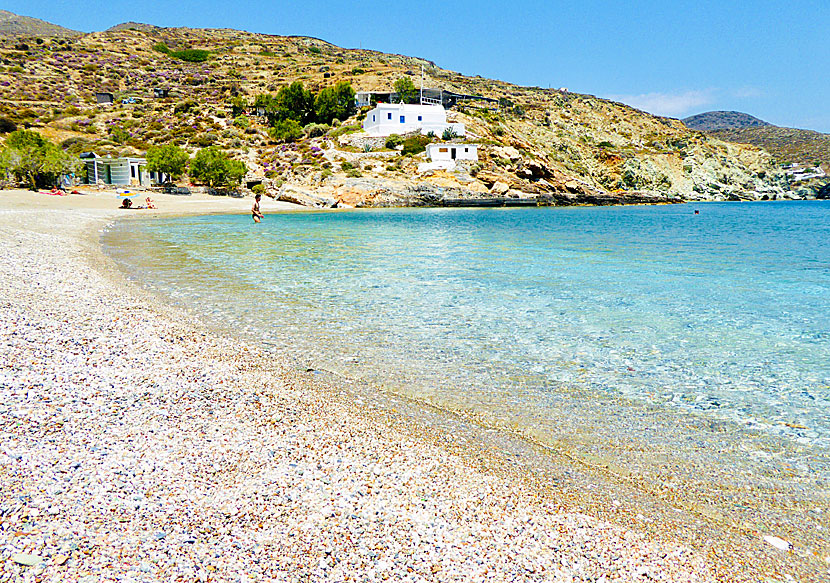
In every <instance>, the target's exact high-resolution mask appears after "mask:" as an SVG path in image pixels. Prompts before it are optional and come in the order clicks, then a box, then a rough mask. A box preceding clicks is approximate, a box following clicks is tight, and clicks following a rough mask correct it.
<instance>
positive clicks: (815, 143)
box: [711, 126, 830, 169]
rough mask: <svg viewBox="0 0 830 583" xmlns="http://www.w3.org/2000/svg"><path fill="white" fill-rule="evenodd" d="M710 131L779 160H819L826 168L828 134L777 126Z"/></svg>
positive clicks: (828, 164)
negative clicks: (758, 149) (760, 149)
mask: <svg viewBox="0 0 830 583" xmlns="http://www.w3.org/2000/svg"><path fill="white" fill-rule="evenodd" d="M711 134H712V135H713V136H715V137H717V138H718V139H720V140H723V141H725V142H736V143H741V144H752V145H753V146H758V147H759V148H763V149H764V150H766V151H767V152H769V153H770V154H772V156H773V158H774V159H775V160H776V161H777V162H779V163H780V164H791V163H793V162H796V163H798V164H802V165H805V166H818V165H819V164H821V165H823V166H824V167H826V168H828V169H830V134H822V133H819V132H814V131H812V130H800V129H796V128H782V127H777V126H764V127H750V128H743V129H732V130H719V131H715V132H711Z"/></svg>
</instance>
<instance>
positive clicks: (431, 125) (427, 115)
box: [363, 103, 465, 136]
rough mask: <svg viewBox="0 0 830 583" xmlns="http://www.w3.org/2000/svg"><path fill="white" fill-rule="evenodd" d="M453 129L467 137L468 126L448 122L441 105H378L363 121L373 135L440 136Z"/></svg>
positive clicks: (365, 129) (368, 131)
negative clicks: (410, 134) (446, 130)
mask: <svg viewBox="0 0 830 583" xmlns="http://www.w3.org/2000/svg"><path fill="white" fill-rule="evenodd" d="M447 128H452V129H453V130H454V131H455V134H456V135H457V136H463V135H464V134H465V131H464V124H462V123H447V112H446V111H445V110H444V108H443V107H442V106H440V105H415V104H409V103H378V104H377V106H376V107H375V108H374V109H373V110H371V111H370V112H369V113H367V114H366V119H364V120H363V129H364V131H365V132H366V133H367V134H369V135H372V136H390V135H392V134H406V133H409V132H414V131H420V132H421V133H422V134H428V133H429V132H434V133H435V135H437V136H440V135H442V134H443V133H444V130H445V129H447Z"/></svg>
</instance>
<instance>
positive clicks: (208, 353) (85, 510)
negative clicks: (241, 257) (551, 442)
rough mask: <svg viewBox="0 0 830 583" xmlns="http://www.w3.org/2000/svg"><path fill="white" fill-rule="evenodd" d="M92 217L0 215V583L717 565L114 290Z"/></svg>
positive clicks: (526, 576) (344, 577)
mask: <svg viewBox="0 0 830 583" xmlns="http://www.w3.org/2000/svg"><path fill="white" fill-rule="evenodd" d="M108 216H109V215H108V214H107V213H104V212H101V213H95V212H86V213H83V212H80V211H66V210H64V211H60V212H53V211H46V210H39V211H12V212H6V213H5V214H4V215H3V216H2V217H1V218H0V241H2V246H3V249H4V253H3V254H2V256H0V582H5V581H83V582H89V583H92V582H98V581H131V582H143V581H374V580H378V581H382V580H394V581H595V582H600V581H648V580H657V581H674V582H679V581H708V580H712V579H713V575H712V572H711V571H710V569H709V568H708V567H707V565H706V564H705V562H704V560H703V559H702V558H701V557H700V556H699V555H697V554H696V553H694V552H691V551H690V550H688V549H686V548H684V547H682V546H680V545H677V544H674V543H671V542H667V541H663V542H655V541H651V540H648V539H646V538H645V537H643V536H641V535H639V534H637V533H635V532H633V531H626V530H623V529H621V528H620V527H617V526H612V525H610V524H607V523H604V522H601V521H598V520H596V519H593V518H591V517H589V516H585V515H581V514H575V513H564V512H562V511H561V510H560V509H559V508H558V507H557V504H556V501H555V500H545V499H539V498H537V497H534V496H532V495H530V494H529V493H528V492H525V491H523V490H522V489H521V487H520V486H519V485H517V484H516V483H514V482H513V481H510V480H507V479H504V478H502V477H501V476H499V475H496V474H491V473H487V472H485V471H483V470H481V469H477V468H473V467H471V466H470V465H469V464H467V463H465V462H464V461H463V460H462V459H461V458H459V457H458V456H457V455H454V454H452V453H450V452H449V451H447V450H445V449H442V448H440V447H438V446H436V445H434V444H431V443H426V442H424V441H423V440H418V439H417V438H414V437H413V436H411V435H409V434H407V433H406V432H405V431H402V430H401V429H400V428H397V427H390V426H387V425H385V424H383V423H380V422H378V421H377V420H376V419H375V418H372V417H371V416H370V415H367V414H364V412H362V411H361V409H360V407H359V406H358V405H356V404H353V403H349V402H348V401H346V400H336V399H334V400H333V399H332V398H331V395H329V394H327V393H323V392H320V391H316V390H315V389H314V388H313V387H312V386H310V385H307V384H304V383H301V382H300V381H299V380H297V377H298V375H292V374H291V373H290V371H287V370H286V369H285V368H284V367H283V366H282V365H281V364H280V363H278V362H274V360H273V357H269V356H267V355H265V354H263V353H259V352H258V351H256V350H253V349H250V348H249V347H246V346H245V345H244V344H242V343H240V342H237V341H234V340H231V339H226V338H222V337H220V336H217V335H214V334H210V333H205V332H203V331H201V330H200V329H199V328H198V327H197V326H195V325H194V326H191V325H189V324H187V322H185V321H184V320H185V319H186V318H184V317H183V316H182V315H181V314H174V313H171V312H170V311H168V310H167V309H166V308H163V307H157V306H155V305H154V304H153V302H151V301H146V300H145V299H144V296H143V294H142V293H140V292H139V291H137V290H134V289H131V287H130V286H129V285H128V284H126V283H123V282H120V283H113V279H112V278H111V277H107V276H105V275H106V270H105V269H103V268H102V266H103V265H104V264H105V261H104V260H103V259H102V258H101V257H100V255H99V254H98V252H97V242H96V241H95V240H94V238H93V237H90V236H88V235H85V233H88V232H91V231H94V230H95V229H96V228H100V226H101V225H103V224H104V222H105V220H107V218H108ZM136 252H140V250H139V249H137V250H136Z"/></svg>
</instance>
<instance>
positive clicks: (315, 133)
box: [303, 123, 330, 138]
mask: <svg viewBox="0 0 830 583" xmlns="http://www.w3.org/2000/svg"><path fill="white" fill-rule="evenodd" d="M329 129H330V128H329V126H327V125H326V124H324V123H310V124H308V125H306V126H305V127H304V128H303V131H304V132H305V135H306V136H308V137H309V138H317V137H319V136H322V135H324V134H325V133H326V132H327V131H329Z"/></svg>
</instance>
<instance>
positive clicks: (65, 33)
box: [0, 10, 83, 38]
mask: <svg viewBox="0 0 830 583" xmlns="http://www.w3.org/2000/svg"><path fill="white" fill-rule="evenodd" d="M82 34H83V33H82V32H78V31H77V30H71V29H68V28H64V27H62V26H58V25H57V24H52V23H51V22H46V21H45V20H40V19H39V18H32V17H30V16H20V15H19V14H15V13H14V12H9V11H8V10H0V37H61V38H66V37H74V36H80V35H82Z"/></svg>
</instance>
